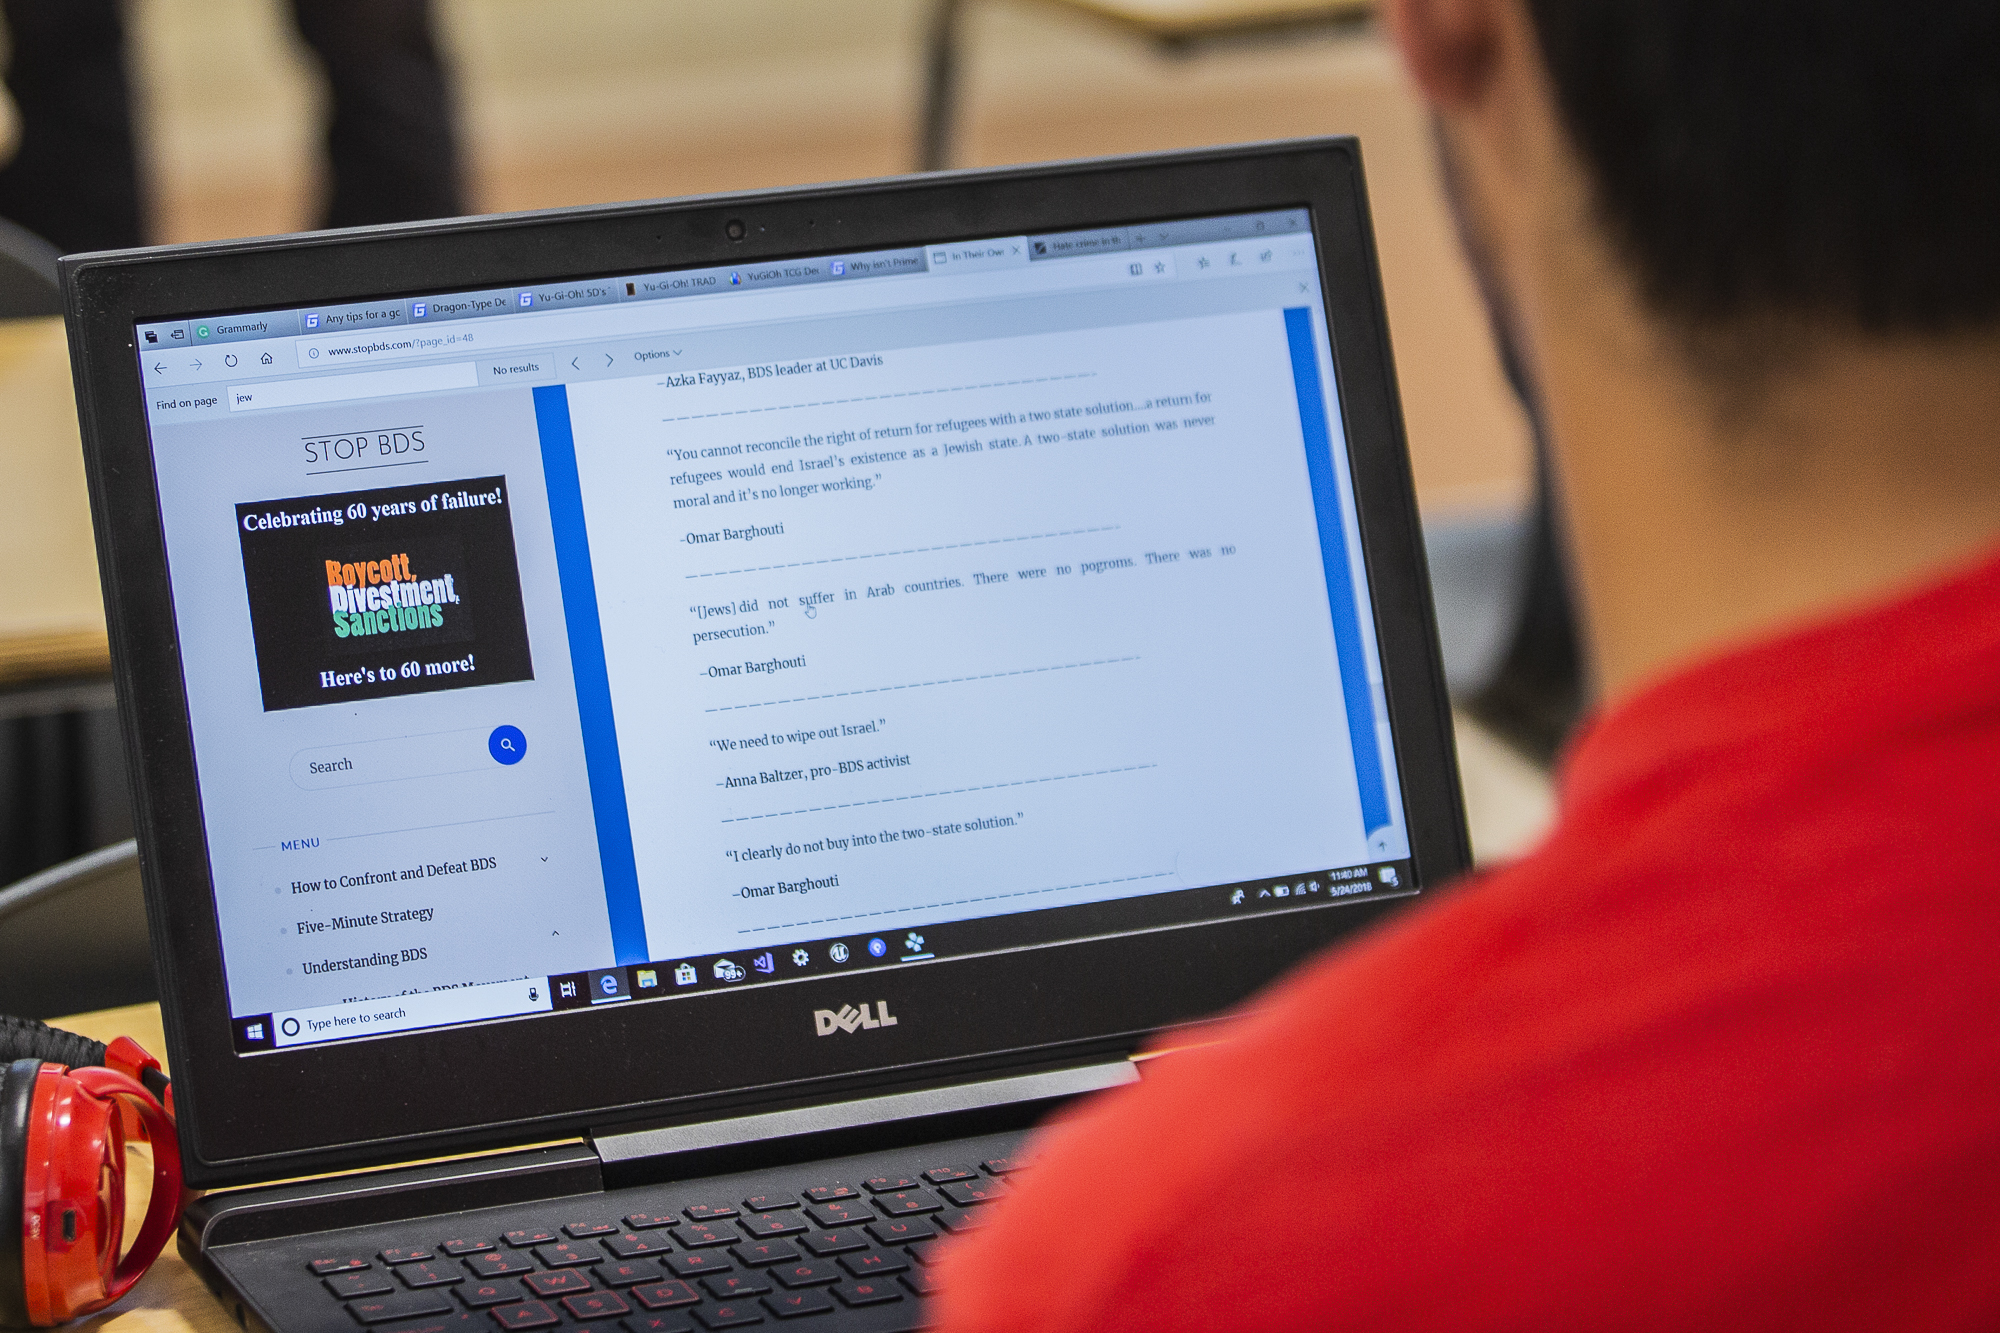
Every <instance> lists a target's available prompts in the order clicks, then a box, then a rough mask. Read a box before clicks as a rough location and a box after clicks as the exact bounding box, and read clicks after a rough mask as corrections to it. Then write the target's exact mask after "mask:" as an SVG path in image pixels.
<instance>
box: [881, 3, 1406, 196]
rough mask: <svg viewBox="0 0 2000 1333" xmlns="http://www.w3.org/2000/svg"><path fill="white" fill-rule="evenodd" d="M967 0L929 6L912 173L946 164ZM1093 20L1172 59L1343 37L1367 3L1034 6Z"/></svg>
mask: <svg viewBox="0 0 2000 1333" xmlns="http://www.w3.org/2000/svg"><path fill="white" fill-rule="evenodd" d="M970 3H971V0H934V3H933V7H932V10H931V19H930V30H929V33H928V36H927V39H926V40H927V45H926V49H925V53H924V100H923V106H922V108H921V110H920V112H919V120H918V123H917V144H918V148H917V169H918V170H919V171H942V170H943V169H944V168H946V167H948V166H950V165H951V140H952V123H953V121H954V119H955V118H956V112H957V109H958V83H959V66H960V64H961V54H962V51H961V48H962V47H963V44H964V43H963V29H964V18H965V12H966V9H967V7H968V5H969V4H970ZM1040 3H1042V4H1044V5H1048V6H1051V7H1053V8H1057V9H1066V10H1069V11H1070V12H1072V13H1076V14H1082V15H1085V16H1087V17H1089V18H1094V19H1098V20H1101V21H1102V22H1105V23H1108V24H1111V25H1112V26H1114V27H1117V28H1121V29H1123V30H1124V31H1126V32H1129V33H1131V34H1133V35H1134V36H1136V37H1140V38H1143V39H1145V40H1148V41H1151V42H1153V43H1155V44H1156V45H1158V46H1159V47H1160V48H1161V49H1162V50H1164V51H1166V52H1168V53H1169V54H1173V55H1187V54H1190V53H1192V52H1193V51H1195V50H1197V49H1198V48H1201V47H1204V46H1213V45H1218V44H1221V43H1227V42H1238V41H1244V40H1249V39H1255V38H1264V37H1282V36H1288V35H1294V34H1306V33H1316V32H1329V31H1344V30H1348V29H1353V28H1357V27H1359V26H1361V25H1362V24H1364V23H1366V22H1367V20H1368V19H1369V18H1371V17H1372V16H1373V15H1374V13H1375V0H1040Z"/></svg>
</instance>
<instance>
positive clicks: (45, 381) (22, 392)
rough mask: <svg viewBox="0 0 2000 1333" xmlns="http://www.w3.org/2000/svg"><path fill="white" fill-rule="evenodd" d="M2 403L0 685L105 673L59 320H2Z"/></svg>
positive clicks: (100, 608) (92, 549)
mask: <svg viewBox="0 0 2000 1333" xmlns="http://www.w3.org/2000/svg"><path fill="white" fill-rule="evenodd" d="M0 409H4V410H5V412H6V417H7V428H6V430H5V431H4V432H0V569H5V570H6V571H7V577H6V579H5V581H4V583H0V690H14V689H19V688H21V687H23V686H30V685H37V684H41V683H44V682H48V681H55V680H75V679H77V678H89V677H99V678H102V677H105V676H108V675H109V674H110V670H111V658H110V651H109V649H108V647H107V646H106V643H105V637H104V603H103V600H102V596H101V594H100V592H99V590H98V583H97V549H96V546H95V544H94V543H93V541H92V537H91V531H90V501H89V497H88V494H87V493H86V491H85V488H84V480H83V450H82V446H81V444H80V442H79V439H78V435H77V425H76V398H75V395H74V393H73V391H72V390H71V387H70V373H69V347H68V343H67V342H66V341H65V339H64V337H63V327H62V321H61V320H59V319H23V320H7V321H0Z"/></svg>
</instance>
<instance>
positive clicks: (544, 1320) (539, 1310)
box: [487, 1301, 562, 1333]
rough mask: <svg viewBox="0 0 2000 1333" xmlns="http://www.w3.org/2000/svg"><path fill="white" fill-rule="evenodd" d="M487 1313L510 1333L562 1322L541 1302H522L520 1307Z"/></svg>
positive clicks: (495, 1309) (506, 1307)
mask: <svg viewBox="0 0 2000 1333" xmlns="http://www.w3.org/2000/svg"><path fill="white" fill-rule="evenodd" d="M487 1313H488V1314H490V1315H492V1316H493V1320H494V1322H495V1323H497V1324H499V1325H500V1327H502V1328H504V1329H506V1330H508V1333H515V1330H517V1329H524V1328H547V1327H548V1326H549V1325H551V1324H557V1323H561V1322H562V1321H561V1320H559V1319H557V1318H556V1312H555V1311H554V1310H551V1309H550V1308H549V1307H548V1306H546V1305H544V1304H542V1302H540V1301H522V1302H521V1303H520V1304H519V1305H500V1306H495V1307H494V1308H493V1309H491V1310H488V1311H487Z"/></svg>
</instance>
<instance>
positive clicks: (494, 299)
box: [410, 287, 516, 324]
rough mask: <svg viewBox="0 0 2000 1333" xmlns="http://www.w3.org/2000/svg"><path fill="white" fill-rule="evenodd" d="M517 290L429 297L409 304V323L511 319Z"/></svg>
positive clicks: (502, 289) (505, 289)
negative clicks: (507, 317)
mask: <svg viewBox="0 0 2000 1333" xmlns="http://www.w3.org/2000/svg"><path fill="white" fill-rule="evenodd" d="M515 291H516V289H515V288H512V287H507V288H501V289H497V290H492V291H484V292H453V293H451V294H449V295H447V296H427V297H421V298H419V299H417V300H414V301H412V302H410V321H411V323H414V324H436V323H438V322H440V321H441V320H448V319H472V318H475V317H477V316H480V315H508V314H512V313H513V312H514V310H515V309H516V306H515V304H514V301H515Z"/></svg>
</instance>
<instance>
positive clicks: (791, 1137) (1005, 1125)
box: [591, 1059, 1139, 1187]
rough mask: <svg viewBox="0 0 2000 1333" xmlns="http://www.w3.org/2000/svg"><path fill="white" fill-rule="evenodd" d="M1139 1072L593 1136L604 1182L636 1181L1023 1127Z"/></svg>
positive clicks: (902, 1095) (1073, 1073)
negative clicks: (1055, 1106) (1065, 1103)
mask: <svg viewBox="0 0 2000 1333" xmlns="http://www.w3.org/2000/svg"><path fill="white" fill-rule="evenodd" d="M1138 1080H1139V1071H1138V1067H1137V1066H1136V1065H1134V1064H1133V1063H1132V1062H1131V1061H1130V1060H1125V1059H1120V1060H1115V1061H1111V1062H1109V1063H1106V1064H1094V1065H1081V1066H1077V1067H1074V1068H1069V1069H1054V1070H1047V1071H1044V1072H1040V1073H1034V1074H1015V1075H1011V1076H1009V1077H1007V1078H995V1079H984V1080H980V1081H977V1082H971V1083H953V1084H947V1085H945V1086H943V1087H936V1088H922V1089H918V1090H915V1091H910V1092H892V1093H885V1094H883V1095H881V1096H876V1097H861V1098H857V1099H855V1100H853V1101H842V1102H827V1103H822V1104H821V1105H818V1106H801V1107H796V1108H794V1109H791V1110H786V1111H765V1112H761V1113H759V1114H756V1115H743V1116H732V1117H729V1118H727V1119H723V1120H704V1121H699V1122H696V1123H694V1124H686V1125H667V1126H663V1127H661V1128H658V1129H641V1130H632V1131H627V1132H624V1133H615V1134H599V1135H594V1136H593V1137H592V1140H591V1142H592V1144H593V1146H595V1147H596V1149H597V1155H598V1157H599V1158H600V1159H602V1161H603V1163H604V1178H605V1183H606V1184H607V1185H611V1186H614V1187H616V1186H620V1185H636V1184H642V1183H646V1182H649V1181H657V1180H670V1179H676V1178H684V1177H687V1176H692V1175H705V1174H710V1173H714V1172H720V1171H731V1170H741V1169H744V1168H746V1167H750V1166H777V1165H782V1164H785V1163H788V1162H799V1161H807V1160H811V1159H813V1158H818V1157H830V1156H838V1155H840V1154H843V1153H849V1152H864V1151H874V1150H878V1149H883V1148H889V1147H894V1146H899V1145H903V1144H909V1143H920V1142H924V1141H926V1140H928V1139H936V1138H945V1137H955V1136H959V1135H969V1134H977V1133H987V1132H993V1131H998V1130H1001V1129H1011V1128H1019V1127H1024V1126H1026V1125H1029V1124H1032V1123H1033V1122H1034V1121H1035V1120H1036V1119H1039V1118H1040V1116H1041V1115H1042V1114H1043V1113H1044V1112H1046V1111H1047V1110H1048V1108H1049V1107H1050V1106H1052V1105H1053V1104H1055V1103H1057V1102H1062V1101H1067V1100H1068V1099H1070V1098H1072V1097H1080V1096H1083V1095H1084V1094H1085V1093H1091V1092H1101V1091H1103V1090H1104V1089H1106V1088H1115V1087H1119V1086H1121V1085H1123V1084H1127V1083H1136V1082H1138Z"/></svg>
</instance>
